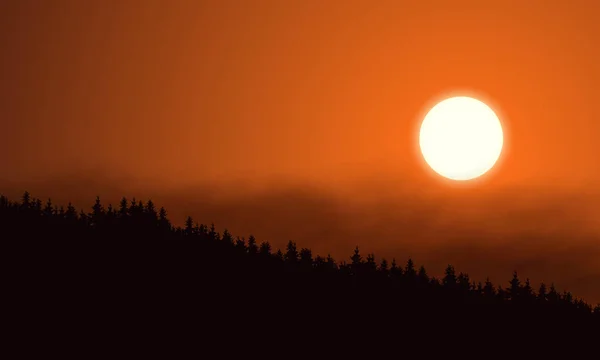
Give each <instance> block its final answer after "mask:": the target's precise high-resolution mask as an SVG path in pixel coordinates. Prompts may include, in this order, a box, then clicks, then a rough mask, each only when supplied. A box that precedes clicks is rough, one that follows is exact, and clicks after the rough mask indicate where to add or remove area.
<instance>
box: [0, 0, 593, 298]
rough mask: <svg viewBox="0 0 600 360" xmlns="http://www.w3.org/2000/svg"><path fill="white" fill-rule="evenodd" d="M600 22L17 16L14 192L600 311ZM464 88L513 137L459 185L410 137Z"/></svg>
mask: <svg viewBox="0 0 600 360" xmlns="http://www.w3.org/2000/svg"><path fill="white" fill-rule="evenodd" d="M599 13H600V4H596V2H594V1H592V0H589V1H570V2H564V1H533V0H531V1H526V2H524V1H508V0H507V1H488V2H482V1H441V0H440V1H420V2H417V1H391V0H390V1H368V0H365V1H349V0H346V1H342V0H330V1H317V0H304V1H300V0H297V1H296V0H287V1H276V0H271V1H262V0H252V1H250V0H247V1H245V0H237V1H227V0H215V1H192V0H190V1H180V0H178V1H156V0H146V1H141V0H139V1H134V0H127V1H107V0H104V1H100V0H90V1H77V0H72V1H59V0H56V1H51V2H50V1H30V0H9V1H2V2H0V50H1V53H2V56H1V57H0V121H1V127H0V134H1V135H2V142H1V143H0V161H1V163H2V165H3V167H2V170H3V171H2V172H1V173H0V182H1V183H2V189H1V191H2V192H4V193H6V194H9V195H13V196H15V194H18V193H19V192H21V191H22V190H24V188H27V189H30V190H31V191H33V192H34V195H36V196H52V197H54V198H57V199H59V200H60V201H68V200H69V199H73V200H76V201H81V200H80V199H83V200H85V201H87V202H86V203H83V205H86V206H87V205H88V204H87V203H91V202H93V196H94V195H96V194H100V195H102V196H103V197H104V198H106V199H107V201H112V202H115V201H116V199H117V198H118V197H119V196H121V195H127V196H132V195H135V196H138V198H145V197H150V196H152V197H153V198H154V199H156V200H157V202H159V203H161V204H164V205H167V206H168V208H169V209H171V213H172V214H173V216H178V217H183V215H184V214H188V213H189V214H192V215H193V216H195V217H197V218H198V219H199V220H200V221H203V222H210V221H216V222H217V225H218V227H225V226H227V227H229V228H230V229H232V231H234V233H240V234H248V233H249V232H253V233H255V234H256V235H257V237H258V238H259V240H260V239H261V238H263V239H266V240H270V241H272V242H273V243H275V244H276V245H277V246H281V245H283V243H284V242H285V241H286V240H287V239H294V240H297V241H298V243H299V245H301V246H310V247H312V248H313V249H315V250H316V251H318V252H320V253H326V252H332V253H333V254H339V256H338V258H340V257H346V255H348V256H349V255H350V252H351V248H352V247H353V246H354V245H356V244H358V245H360V246H362V247H363V248H364V249H365V251H367V250H369V251H370V250H373V251H376V254H382V255H385V256H387V257H391V256H397V257H398V258H399V259H404V258H405V257H406V256H407V254H408V253H411V254H413V255H414V256H415V258H416V261H417V262H418V263H425V265H427V266H428V267H430V268H431V269H432V271H433V272H439V271H441V269H442V268H443V265H445V263H447V262H453V263H456V264H457V267H458V268H459V270H464V271H467V272H469V273H470V274H471V275H472V276H474V277H479V278H482V277H484V276H485V275H487V274H490V275H492V276H500V275H502V276H503V278H499V279H501V280H502V281H504V278H506V280H508V279H509V278H510V272H511V271H512V270H513V269H515V268H517V269H518V270H519V271H523V272H524V276H526V275H531V277H532V279H535V280H536V281H537V280H538V279H545V280H547V281H550V280H556V281H557V285H559V287H561V288H568V289H570V290H573V291H574V292H575V294H579V295H582V296H585V297H586V298H588V299H590V300H593V301H600V286H599V285H598V284H600V268H599V266H598V265H597V264H598V258H599V257H600V241H599V240H598V239H599V236H598V234H600V225H597V224H596V221H594V220H595V219H597V218H598V214H599V213H600V209H599V208H598V199H599V198H600V197H599V194H600V186H598V185H597V184H598V183H599V180H600V161H598V160H597V157H596V156H597V154H598V152H599V151H600V142H599V141H597V139H596V137H597V134H599V133H600V121H598V119H596V118H594V115H595V112H596V109H595V106H596V105H595V104H599V103H600V92H598V90H597V88H598V80H600V48H599V47H598V46H597V42H598V39H600V37H599V36H600V23H598V22H597V21H595V20H596V19H597V17H598V14H599ZM457 91H463V92H467V93H468V94H475V95H477V96H479V97H480V98H481V99H482V100H485V101H488V102H489V104H490V105H491V106H492V107H494V109H495V110H496V111H497V112H498V114H499V115H500V117H501V120H502V122H503V126H504V128H505V133H506V140H505V143H506V147H505V152H504V153H503V155H502V156H501V160H500V162H499V163H498V165H497V167H496V168H494V169H493V171H492V172H491V173H490V174H488V176H485V177H484V178H483V179H481V180H480V181H476V182H473V183H469V184H467V185H464V184H463V185H461V186H456V184H452V183H450V182H449V181H443V180H442V179H440V178H439V177H436V176H434V175H432V173H431V171H429V170H427V169H426V168H425V167H424V166H423V162H422V159H421V157H420V155H419V154H418V153H417V137H416V136H417V130H418V125H419V121H420V120H421V119H422V117H423V115H424V113H425V111H426V110H427V106H429V105H431V103H432V101H435V100H437V99H440V98H441V97H443V96H444V95H447V94H451V93H453V92H457ZM84 196H85V197H84ZM177 220H178V221H179V219H177ZM513 248H515V249H519V250H518V252H515V251H516V250H513Z"/></svg>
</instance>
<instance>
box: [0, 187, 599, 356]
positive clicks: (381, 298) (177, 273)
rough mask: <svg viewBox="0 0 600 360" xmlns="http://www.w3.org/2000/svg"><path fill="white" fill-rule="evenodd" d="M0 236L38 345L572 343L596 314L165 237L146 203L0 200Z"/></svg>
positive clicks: (369, 261) (257, 248)
mask: <svg viewBox="0 0 600 360" xmlns="http://www.w3.org/2000/svg"><path fill="white" fill-rule="evenodd" d="M0 229H2V237H3V239H4V240H3V247H4V250H5V251H4V253H5V254H8V257H7V258H8V259H7V264H8V265H9V267H8V268H9V269H10V270H9V273H8V276H7V279H8V281H9V282H10V283H11V285H13V286H14V291H12V292H10V294H11V299H13V300H14V303H15V306H16V305H18V306H20V307H23V308H25V309H26V311H24V312H23V316H22V317H21V318H20V320H19V322H18V325H15V326H20V327H22V328H26V327H27V326H26V324H35V327H36V330H37V331H40V332H44V331H46V332H48V333H53V332H56V331H57V329H59V328H61V329H62V328H70V329H71V332H74V333H76V332H77V331H95V332H99V333H107V332H108V333H111V334H113V335H114V334H126V333H127V330H124V329H135V330H129V331H132V332H134V333H135V334H137V335H139V334H141V333H144V334H146V333H150V334H157V333H163V332H165V331H167V332H171V335H173V334H174V333H177V334H179V335H178V336H191V335H192V334H196V332H197V331H199V330H198V329H200V328H201V329H203V330H202V333H203V335H202V336H201V337H199V338H198V339H196V340H197V341H202V342H203V343H204V344H205V345H206V344H210V343H211V342H212V341H216V340H220V341H225V342H231V341H237V340H235V339H232V338H230V336H232V335H231V334H232V333H236V334H238V335H239V336H246V335H244V334H248V333H249V332H252V333H254V334H255V335H253V336H256V337H258V336H259V335H260V338H261V339H262V341H276V340H275V339H286V338H288V339H289V338H294V340H295V341H300V339H302V338H312V339H313V340H314V339H321V341H326V342H329V343H333V342H334V341H335V342H338V341H339V342H340V343H342V344H343V343H344V342H348V341H353V340H352V339H353V338H355V339H357V341H360V342H362V343H365V344H366V343H378V342H379V343H382V342H383V343H385V342H386V341H388V339H392V341H397V335H395V334H394V332H393V331H392V330H389V329H391V328H395V329H397V332H402V333H406V334H407V335H403V336H405V337H404V338H403V339H404V340H403V341H401V342H402V343H403V344H404V345H405V346H406V345H407V344H410V343H412V341H415V340H422V341H423V342H425V343H426V342H427V341H428V340H427V339H433V338H435V339H442V340H443V339H445V340H447V341H450V339H461V338H463V339H469V341H475V340H476V339H479V340H486V339H487V340H489V339H501V338H502V339H504V338H507V336H508V337H509V338H510V337H519V336H529V337H531V336H532V334H534V335H535V336H538V337H540V338H543V339H544V341H550V339H556V340H560V341H563V342H564V341H565V340H569V341H571V340H573V341H575V340H578V341H580V342H581V343H585V342H586V341H587V340H589V339H595V340H596V341H597V338H595V337H593V336H596V335H597V333H598V330H599V329H600V304H598V305H594V306H593V305H591V304H588V303H586V302H585V301H584V300H583V299H580V298H578V297H577V296H574V295H573V294H571V293H569V292H564V291H560V290H559V289H556V288H555V286H554V285H553V284H543V283H542V284H532V283H530V281H529V279H527V278H523V277H521V274H517V273H516V272H515V273H513V274H512V275H510V274H507V275H509V276H507V280H506V282H505V283H502V284H493V283H492V282H490V281H485V282H476V281H473V280H472V279H470V277H469V275H468V274H467V273H462V272H458V271H456V270H455V269H454V267H453V266H452V265H448V267H447V268H446V271H445V275H444V276H443V277H442V278H439V279H438V278H435V277H432V276H430V275H429V274H428V272H427V269H426V268H425V267H423V266H420V265H419V264H416V263H415V262H414V261H413V260H412V259H410V258H409V259H404V260H400V259H399V258H398V259H389V260H385V259H381V260H380V261H376V258H375V255H374V254H363V253H362V252H361V251H360V249H359V247H358V246H357V247H356V248H354V249H349V253H348V257H347V259H340V260H338V261H336V260H335V259H333V258H332V257H331V256H329V255H317V254H313V253H312V251H311V250H310V249H308V248H303V247H302V246H301V244H296V243H295V242H292V241H290V242H288V244H287V246H286V247H285V248H284V249H272V248H271V245H270V244H269V243H268V242H259V240H257V239H256V238H255V237H254V236H252V235H250V236H248V237H247V238H245V237H238V236H234V235H233V234H231V233H229V231H227V230H223V231H221V232H219V231H217V229H216V228H215V226H214V224H211V225H204V224H199V223H197V222H195V221H194V219H192V218H191V217H188V218H187V219H186V221H185V225H184V226H181V227H179V226H173V225H172V224H171V221H170V220H169V218H168V214H167V211H166V210H165V209H164V208H158V207H157V206H156V205H155V204H154V203H153V202H152V201H150V200H149V201H145V202H142V201H140V200H137V199H126V198H123V199H122V200H121V202H120V203H119V204H118V205H116V206H114V207H113V206H112V205H107V206H105V205H104V204H102V202H101V200H100V198H96V201H95V202H94V203H93V204H92V206H90V208H89V209H86V210H83V209H79V210H78V209H76V208H75V207H74V206H72V205H71V204H67V205H66V206H57V205H55V204H53V203H52V201H51V200H50V199H48V200H47V201H41V200H40V199H36V198H33V197H32V196H31V195H30V194H29V193H27V192H26V193H25V194H24V195H23V196H22V198H21V199H20V200H18V201H12V200H9V199H8V198H6V197H4V196H1V197H0ZM293 230H294V229H290V231H293ZM398 327H402V328H403V329H404V330H402V329H398ZM90 329H91V330H90ZM190 329H191V330H190ZM73 330H75V331H73ZM184 330H185V331H184ZM67 333H69V331H67ZM209 334H210V335H209ZM423 334H428V335H427V336H425V335H423ZM114 336H116V335H114ZM123 336H126V335H123ZM198 336H199V335H198ZM248 336H250V335H248ZM213 337H214V338H215V339H216V340H209V339H213ZM267 339H268V340H267ZM393 339H396V340H393ZM452 341H455V340H452ZM450 342H451V341H450ZM330 345H331V344H330ZM312 346H315V345H314V344H313V343H311V344H307V345H306V346H305V347H306V348H312ZM433 350H434V349H429V350H428V351H433ZM289 351H292V350H289ZM420 351H425V350H424V349H421V350H420Z"/></svg>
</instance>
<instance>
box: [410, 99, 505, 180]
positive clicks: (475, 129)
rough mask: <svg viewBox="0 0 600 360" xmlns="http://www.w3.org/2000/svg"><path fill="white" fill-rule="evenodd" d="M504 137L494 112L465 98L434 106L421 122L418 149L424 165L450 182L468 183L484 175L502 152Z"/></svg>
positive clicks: (482, 104)
mask: <svg viewBox="0 0 600 360" xmlns="http://www.w3.org/2000/svg"><path fill="white" fill-rule="evenodd" d="M503 142H504V134H503V131H502V125H501V124H500V120H499V119H498V116H496V114H495V113H494V111H493V110H492V109H491V108H490V107H489V106H487V105H486V104H484V103H483V102H481V101H479V100H477V99H474V98H471V97H466V96H459V97H452V98H449V99H446V100H443V101H441V102H439V103H438V104H437V105H435V106H434V107H433V108H431V110H429V112H428V113H427V115H426V116H425V119H423V123H422V124H421V131H420V134H419V146H420V148H421V153H422V154H423V157H424V158H425V161H426V162H427V164H428V165H429V166H430V167H431V168H432V169H433V171H435V172H436V173H438V174H440V175H441V176H444V177H446V178H448V179H451V180H457V181H464V180H471V179H475V178H477V177H480V176H481V175H483V174H485V173H486V172H488V171H489V170H490V169H491V168H492V167H493V166H494V164H496V162H497V161H498V158H499V157H500V153H501V152H502V145H503Z"/></svg>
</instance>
